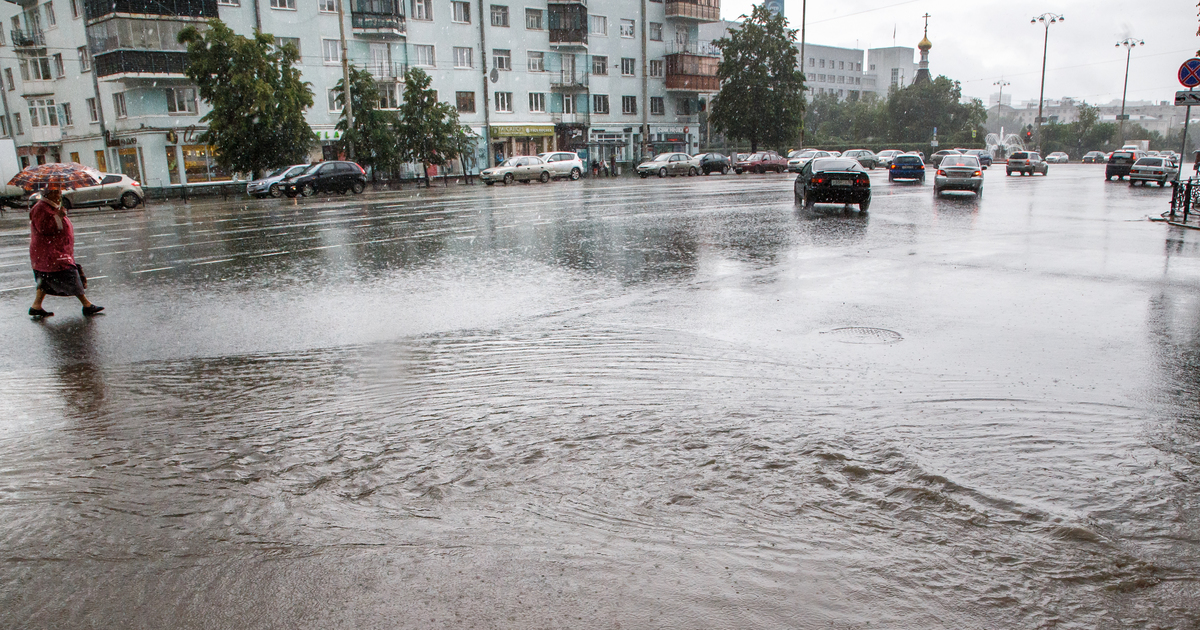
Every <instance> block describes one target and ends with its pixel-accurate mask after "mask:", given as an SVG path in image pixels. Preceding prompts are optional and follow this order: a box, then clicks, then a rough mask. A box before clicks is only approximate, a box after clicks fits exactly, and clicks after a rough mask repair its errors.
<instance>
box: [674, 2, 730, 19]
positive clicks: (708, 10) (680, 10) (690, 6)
mask: <svg viewBox="0 0 1200 630" xmlns="http://www.w3.org/2000/svg"><path fill="white" fill-rule="evenodd" d="M667 17H669V18H672V17H674V18H690V19H694V20H704V21H708V22H716V21H719V20H720V19H721V0H667Z"/></svg>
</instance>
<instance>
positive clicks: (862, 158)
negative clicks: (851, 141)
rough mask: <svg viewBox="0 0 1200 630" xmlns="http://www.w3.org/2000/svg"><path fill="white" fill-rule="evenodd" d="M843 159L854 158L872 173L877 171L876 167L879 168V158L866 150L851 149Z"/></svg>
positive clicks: (844, 154) (843, 155)
mask: <svg viewBox="0 0 1200 630" xmlns="http://www.w3.org/2000/svg"><path fill="white" fill-rule="evenodd" d="M842 157H848V158H854V159H856V160H858V163H859V164H862V167H863V168H865V169H867V170H871V171H873V170H875V167H876V166H879V158H877V157H875V154H874V153H872V152H870V151H868V150H866V149H850V150H849V151H846V152H845V153H843V154H842Z"/></svg>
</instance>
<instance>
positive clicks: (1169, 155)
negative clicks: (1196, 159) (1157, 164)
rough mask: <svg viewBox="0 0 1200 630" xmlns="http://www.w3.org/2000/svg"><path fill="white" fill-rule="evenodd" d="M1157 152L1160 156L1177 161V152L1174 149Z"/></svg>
mask: <svg viewBox="0 0 1200 630" xmlns="http://www.w3.org/2000/svg"><path fill="white" fill-rule="evenodd" d="M1158 154H1159V155H1160V156H1162V157H1165V158H1169V159H1170V160H1171V161H1172V162H1179V161H1180V160H1179V154H1178V153H1176V152H1174V151H1159V152H1158Z"/></svg>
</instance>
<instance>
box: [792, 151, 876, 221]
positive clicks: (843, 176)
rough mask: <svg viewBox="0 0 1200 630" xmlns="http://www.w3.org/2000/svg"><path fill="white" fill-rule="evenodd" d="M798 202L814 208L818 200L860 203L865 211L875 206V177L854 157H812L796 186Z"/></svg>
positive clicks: (823, 201) (793, 187) (793, 190)
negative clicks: (872, 195) (873, 203)
mask: <svg viewBox="0 0 1200 630" xmlns="http://www.w3.org/2000/svg"><path fill="white" fill-rule="evenodd" d="M792 192H793V194H794V195H795V197H796V203H799V204H803V205H804V207H805V208H811V207H813V205H815V204H818V203H839V204H858V209H859V210H860V211H861V212H866V211H867V209H868V208H870V207H871V176H870V175H868V174H867V172H866V171H865V170H864V169H863V167H862V164H859V163H858V160H855V159H853V158H844V157H836V158H817V159H815V160H809V161H808V162H807V163H806V164H805V165H804V168H802V169H800V174H799V175H797V176H796V182H795V183H794V184H793V185H792Z"/></svg>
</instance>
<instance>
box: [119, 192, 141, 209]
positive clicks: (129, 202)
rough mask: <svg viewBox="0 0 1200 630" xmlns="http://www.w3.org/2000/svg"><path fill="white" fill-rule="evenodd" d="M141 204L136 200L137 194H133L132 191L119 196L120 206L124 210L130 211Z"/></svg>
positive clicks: (139, 200)
mask: <svg viewBox="0 0 1200 630" xmlns="http://www.w3.org/2000/svg"><path fill="white" fill-rule="evenodd" d="M141 202H142V200H141V199H139V198H138V196H137V193H135V192H133V191H132V190H130V191H127V192H126V193H125V194H124V195H121V205H122V206H125V208H126V209H129V210H132V209H133V208H136V207H137V205H138V204H139V203H141Z"/></svg>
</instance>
